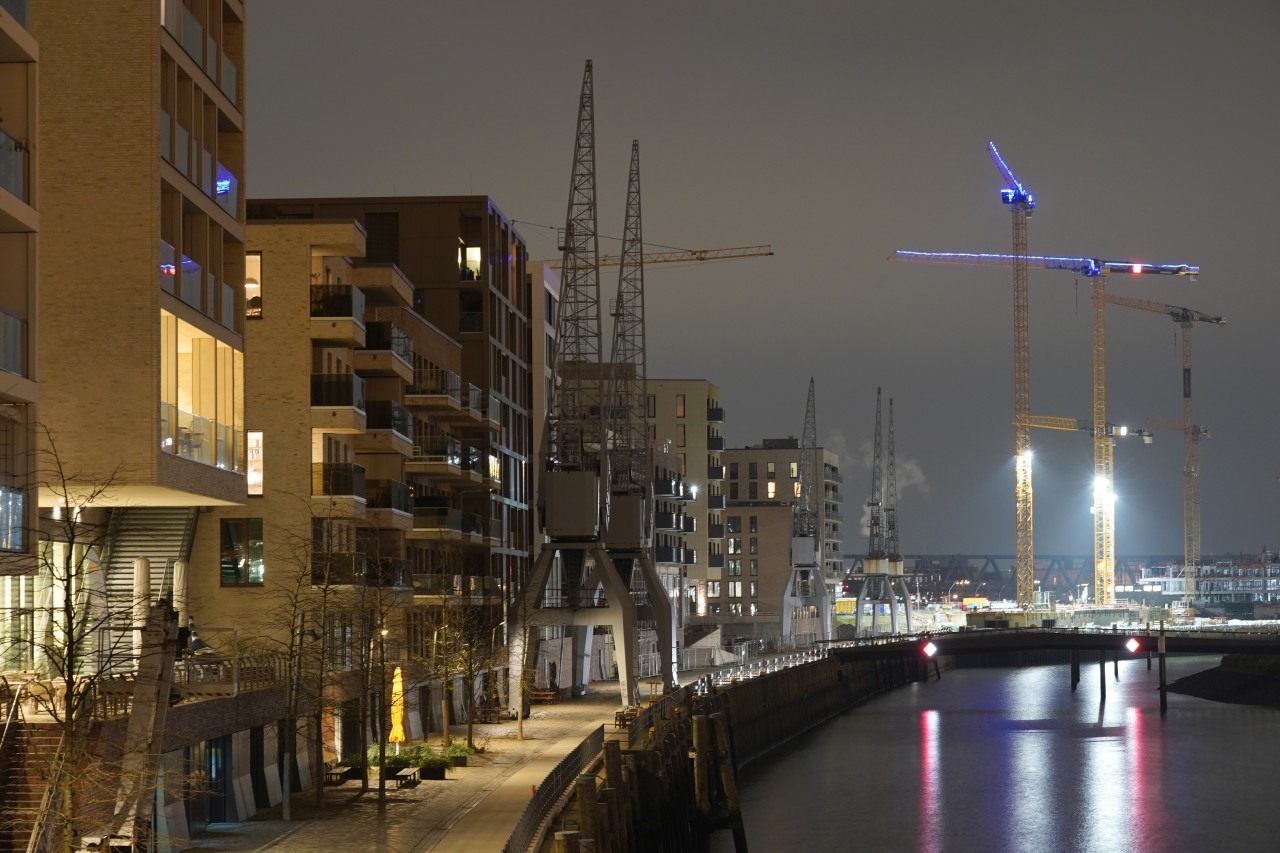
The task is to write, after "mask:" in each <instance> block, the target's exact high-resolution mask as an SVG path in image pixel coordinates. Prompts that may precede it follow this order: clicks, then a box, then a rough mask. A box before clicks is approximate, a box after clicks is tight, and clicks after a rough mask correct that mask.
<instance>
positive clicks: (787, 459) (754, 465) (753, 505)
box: [707, 438, 844, 636]
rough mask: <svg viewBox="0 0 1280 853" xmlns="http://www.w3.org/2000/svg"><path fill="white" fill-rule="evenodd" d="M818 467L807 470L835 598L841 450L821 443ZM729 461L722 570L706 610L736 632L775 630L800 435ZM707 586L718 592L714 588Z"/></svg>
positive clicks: (729, 455)
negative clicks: (811, 479) (831, 448)
mask: <svg viewBox="0 0 1280 853" xmlns="http://www.w3.org/2000/svg"><path fill="white" fill-rule="evenodd" d="M817 455H818V459H819V460H820V461H821V465H820V467H821V470H820V471H814V472H812V474H811V476H813V478H814V483H815V485H816V486H819V488H815V489H814V498H815V501H816V502H818V506H816V507H815V510H816V512H817V517H818V525H819V529H820V530H821V532H822V533H821V535H822V561H823V569H824V577H825V579H826V583H827V587H828V589H829V590H831V595H832V598H833V599H834V596H835V590H836V589H837V587H838V584H839V582H840V581H841V580H842V579H843V578H844V570H843V559H844V558H843V555H842V551H841V543H842V540H841V535H842V534H841V526H842V524H843V521H844V517H843V510H842V505H843V498H842V496H841V494H840V486H841V483H842V482H843V481H842V478H841V475H840V460H839V457H838V456H837V455H836V454H835V453H834V452H833V451H830V450H826V449H824V448H818V454H817ZM723 458H724V461H725V466H726V468H727V472H726V473H727V479H726V485H727V492H728V495H727V497H728V508H727V509H726V510H725V519H726V535H727V539H726V549H725V550H726V553H727V557H726V569H725V577H724V581H723V582H722V583H718V584H716V585H715V586H712V587H710V589H709V590H708V599H707V600H708V615H709V616H714V617H716V618H717V620H718V621H719V622H720V623H721V624H724V625H730V624H732V625H733V626H734V627H733V628H731V629H730V628H726V631H730V633H731V634H733V635H735V636H751V635H764V634H777V633H780V630H781V623H782V617H781V603H782V595H783V592H784V591H785V589H786V585H787V580H788V576H789V574H790V570H791V520H792V512H793V507H794V505H795V502H796V499H797V498H798V496H799V490H800V482H799V466H800V442H799V439H796V438H781V439H776V438H774V439H765V440H764V441H763V442H761V443H760V444H758V445H754V446H751V447H745V448H732V449H729V450H726V451H725V452H724V456H723ZM711 593H715V595H712V594H711Z"/></svg>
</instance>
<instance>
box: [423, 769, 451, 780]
mask: <svg viewBox="0 0 1280 853" xmlns="http://www.w3.org/2000/svg"><path fill="white" fill-rule="evenodd" d="M447 769H448V768H447V767H419V768H418V778H419V779H435V780H438V781H443V780H444V773H445V771H446V770H447Z"/></svg>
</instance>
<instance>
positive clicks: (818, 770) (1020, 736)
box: [712, 657, 1280, 853]
mask: <svg viewBox="0 0 1280 853" xmlns="http://www.w3.org/2000/svg"><path fill="white" fill-rule="evenodd" d="M1217 662H1218V658H1216V657H1214V658H1207V657H1206V658H1180V659H1173V658H1171V659H1170V660H1169V680H1170V681H1174V680H1176V679H1177V678H1180V677H1182V676H1184V675H1188V674H1190V673H1192V672H1197V671H1200V670H1202V669H1207V668H1209V667H1211V666H1214V665H1216V664H1217ZM1119 674H1120V678H1119V681H1116V680H1115V678H1114V677H1113V670H1112V665H1111V664H1110V663H1108V664H1107V669H1106V677H1107V692H1106V697H1107V698H1106V702H1105V704H1103V703H1100V702H1099V684H1098V681H1099V679H1098V664H1097V662H1096V660H1095V661H1094V662H1093V663H1092V664H1089V665H1086V666H1084V667H1083V672H1082V680H1081V684H1080V686H1079V688H1078V689H1077V691H1076V692H1075V693H1072V692H1071V689H1070V676H1069V669H1068V667H1066V666H1041V667H1028V668H1021V669H960V670H951V671H949V672H946V673H944V674H943V677H942V679H941V681H930V682H928V683H926V684H915V685H911V686H908V687H905V688H902V689H900V690H896V691H894V692H892V693H890V694H888V695H886V696H883V697H880V698H877V699H874V700H872V701H870V702H867V703H866V704H864V705H862V706H860V707H858V708H856V709H854V710H853V711H851V712H849V713H847V714H845V715H843V716H841V717H838V718H836V719H835V720H833V721H831V722H829V723H827V724H826V725H824V726H822V727H820V728H819V729H817V730H816V731H814V732H811V733H809V734H807V735H805V736H804V737H802V738H800V739H798V740H797V741H795V742H794V743H792V744H791V745H789V746H788V747H787V748H786V749H785V750H783V751H782V752H781V753H780V754H778V755H775V756H772V757H769V758H765V759H763V760H761V761H760V762H759V763H757V764H756V765H755V766H752V767H749V768H747V769H746V770H745V771H744V772H743V774H742V777H741V779H740V781H741V783H742V807H743V812H744V816H745V820H746V827H747V839H748V841H749V843H750V849H751V850H752V851H789V850H800V851H812V852H813V853H816V852H817V851H867V853H886V851H918V853H953V851H1027V853H1031V851H1035V853H1048V852H1049V851H1091V852H1092V851H1096V853H1139V851H1150V853H1166V852H1167V853H1178V852H1179V851H1188V853H1191V851H1223V853H1225V852H1226V851H1231V853H1251V851H1259V853H1264V851H1265V853H1271V851H1275V850H1280V805H1278V804H1277V799H1276V789H1277V783H1278V782H1280V710H1277V709H1272V708H1258V707H1253V706H1246V705H1228V704H1222V703H1217V702H1210V701H1207V700H1202V699H1194V698H1191V697H1187V696H1181V695H1177V694H1172V693H1171V694H1169V713H1168V716H1167V717H1165V718H1164V719H1161V717H1160V700H1159V692H1158V689H1157V687H1158V680H1157V672H1156V668H1154V667H1153V669H1152V670H1151V671H1148V670H1147V665H1146V662H1145V661H1143V660H1132V661H1122V662H1121V663H1120V669H1119ZM712 850H713V851H714V853H729V851H732V850H733V841H732V837H731V835H730V834H729V833H727V832H721V833H717V834H716V837H715V838H714V840H713V847H712Z"/></svg>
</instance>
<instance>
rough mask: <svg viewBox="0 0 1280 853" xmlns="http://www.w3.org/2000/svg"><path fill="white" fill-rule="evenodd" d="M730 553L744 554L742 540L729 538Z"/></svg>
mask: <svg viewBox="0 0 1280 853" xmlns="http://www.w3.org/2000/svg"><path fill="white" fill-rule="evenodd" d="M729 553H730V554H741V553H742V539H740V538H735V537H729Z"/></svg>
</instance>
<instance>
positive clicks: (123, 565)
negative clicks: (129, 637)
mask: <svg viewBox="0 0 1280 853" xmlns="http://www.w3.org/2000/svg"><path fill="white" fill-rule="evenodd" d="M198 512H199V511H198V510H197V509H195V508H192V507H185V506H179V507H168V506H158V507H136V506H135V507H126V508H122V509H117V510H114V515H113V517H112V519H111V524H112V526H113V528H114V529H113V531H112V533H111V544H110V552H109V554H108V556H107V602H108V606H110V608H111V610H112V613H113V614H115V616H116V619H117V620H122V621H124V622H125V623H126V624H132V608H133V561H134V560H135V559H136V558H138V557H146V558H147V559H148V560H150V561H151V600H152V601H153V602H154V601H155V600H156V599H158V598H159V597H160V595H161V593H163V592H165V591H167V590H168V589H169V588H170V586H171V584H172V582H173V563H174V561H175V560H184V559H187V557H189V556H190V551H191V539H192V537H193V536H194V535H195V525H196V518H197V515H198Z"/></svg>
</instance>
